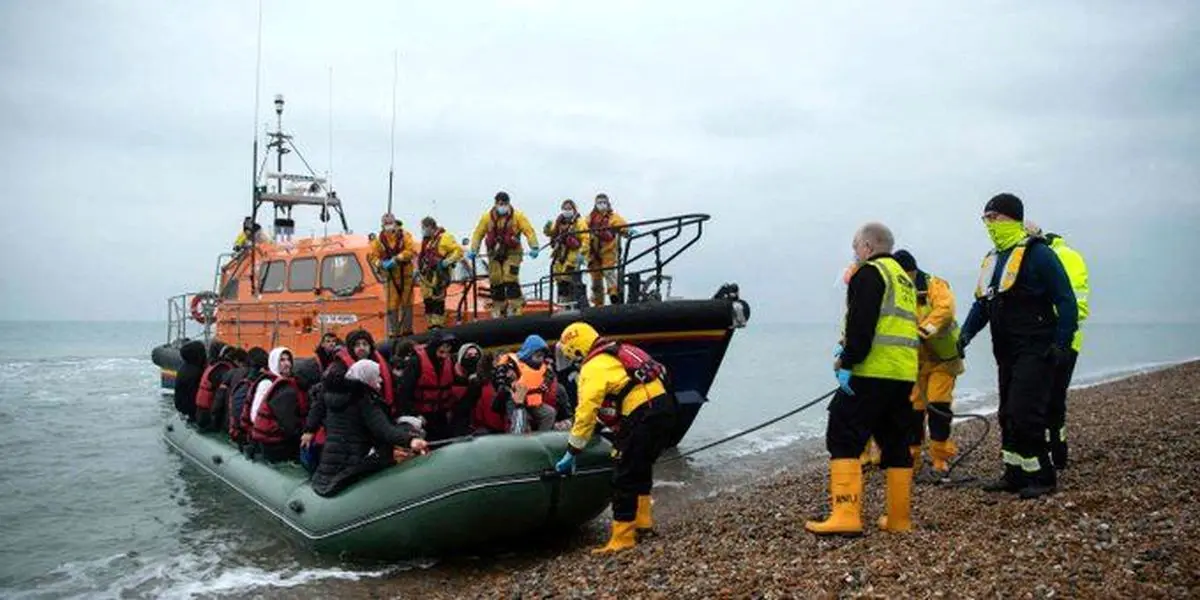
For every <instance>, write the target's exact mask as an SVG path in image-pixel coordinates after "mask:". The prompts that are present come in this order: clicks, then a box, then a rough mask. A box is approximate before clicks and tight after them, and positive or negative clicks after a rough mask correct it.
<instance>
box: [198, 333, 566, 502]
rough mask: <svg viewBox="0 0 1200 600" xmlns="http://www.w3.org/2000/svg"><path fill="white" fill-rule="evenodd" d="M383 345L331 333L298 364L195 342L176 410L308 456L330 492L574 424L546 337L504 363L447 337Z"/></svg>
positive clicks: (258, 452) (321, 490)
mask: <svg viewBox="0 0 1200 600" xmlns="http://www.w3.org/2000/svg"><path fill="white" fill-rule="evenodd" d="M383 346H384V347H383V348H380V347H377V346H376V344H375V341H374V339H373V338H372V337H371V334H370V333H368V332H367V331H365V330H357V331H353V332H351V333H350V334H349V335H347V336H346V339H345V341H344V342H343V341H342V340H341V339H339V338H338V337H337V336H336V335H334V334H331V333H327V334H325V335H324V336H323V337H322V339H321V342H320V344H319V345H318V347H317V348H316V350H315V358H314V359H309V360H297V359H296V357H295V356H294V355H293V353H292V351H291V350H289V349H288V348H284V347H278V348H274V349H272V350H271V351H270V352H269V353H268V352H267V351H265V350H264V349H262V348H257V347H256V348H251V349H250V350H249V351H244V350H242V349H240V348H236V347H233V346H226V345H224V344H221V343H220V342H215V343H213V344H212V346H211V347H210V348H209V349H208V351H207V352H206V351H205V347H204V344H203V343H201V342H198V341H192V342H188V343H186V344H184V345H183V347H182V348H181V349H180V353H181V355H182V357H183V360H184V366H183V367H181V368H180V369H179V371H178V374H177V377H176V383H175V406H176V409H177V410H178V411H179V412H180V413H182V414H183V415H184V417H185V418H187V419H188V420H189V421H194V422H195V424H196V426H197V427H198V428H200V429H202V430H205V431H214V432H215V431H227V432H228V435H229V437H230V439H231V440H232V441H233V442H234V443H236V444H237V445H238V446H239V448H241V449H242V450H243V451H244V452H246V453H247V454H248V455H250V456H251V457H260V458H262V459H264V460H267V461H269V462H280V461H293V460H297V459H299V460H300V461H301V462H302V463H303V464H304V465H305V467H306V468H308V469H309V471H310V472H312V473H313V477H312V486H313V490H314V491H315V492H316V493H318V494H321V495H325V496H329V495H333V494H336V493H337V492H339V491H340V490H342V489H344V488H345V487H346V486H347V485H349V484H350V483H352V482H353V481H355V480H357V479H359V478H361V477H363V476H364V475H367V474H369V473H372V472H375V471H377V470H379V469H382V468H385V467H387V466H388V465H391V464H394V463H395V462H398V461H401V460H404V459H405V458H407V457H409V456H411V455H412V454H424V453H426V452H428V451H429V448H430V443H431V442H438V441H440V440H446V439H450V438H457V437H465V436H472V435H484V434H498V433H527V432H529V431H545V430H551V429H556V428H557V429H564V428H569V426H570V419H571V416H572V414H573V411H574V407H573V406H572V402H571V400H570V394H569V393H568V392H567V387H568V386H566V385H564V384H565V383H567V381H568V380H567V379H565V378H566V377H567V376H568V374H567V373H560V372H558V371H557V370H556V369H555V368H554V365H553V360H552V352H551V348H550V347H549V346H548V345H547V344H546V341H545V340H543V339H542V338H541V337H540V336H537V335H531V336H529V337H528V338H527V339H526V340H525V342H524V344H522V346H521V348H520V349H519V350H518V351H517V352H513V353H507V354H501V355H500V356H494V355H492V354H491V353H489V352H487V351H485V350H484V349H483V348H481V347H480V346H479V345H478V344H474V343H461V344H460V343H459V341H458V340H457V339H456V338H455V337H454V336H453V335H451V334H448V333H445V332H443V331H435V332H434V333H433V334H432V335H431V337H430V338H429V340H428V341H427V342H426V343H424V344H414V343H413V342H412V341H410V340H402V341H398V342H396V343H394V344H390V345H389V344H386V343H385V344H384V345H383ZM389 346H390V347H389ZM560 380H561V381H560Z"/></svg>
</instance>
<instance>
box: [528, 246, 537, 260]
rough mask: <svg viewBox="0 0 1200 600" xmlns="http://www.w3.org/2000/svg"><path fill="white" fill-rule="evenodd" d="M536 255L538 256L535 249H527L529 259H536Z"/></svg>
mask: <svg viewBox="0 0 1200 600" xmlns="http://www.w3.org/2000/svg"><path fill="white" fill-rule="evenodd" d="M537 255H538V249H537V248H530V249H529V258H537Z"/></svg>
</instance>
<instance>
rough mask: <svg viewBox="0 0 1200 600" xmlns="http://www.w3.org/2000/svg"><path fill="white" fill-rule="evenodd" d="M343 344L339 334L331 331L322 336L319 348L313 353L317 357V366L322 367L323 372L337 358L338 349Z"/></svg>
mask: <svg viewBox="0 0 1200 600" xmlns="http://www.w3.org/2000/svg"><path fill="white" fill-rule="evenodd" d="M341 346H342V340H341V338H339V337H338V336H337V334H335V333H332V332H330V333H326V334H325V335H322V336H321V343H320V344H318V345H317V350H316V352H314V353H313V356H315V357H316V359H317V366H318V367H319V368H320V369H321V372H322V373H324V372H325V369H328V368H329V365H330V364H331V363H333V361H334V359H336V358H337V351H338V348H341Z"/></svg>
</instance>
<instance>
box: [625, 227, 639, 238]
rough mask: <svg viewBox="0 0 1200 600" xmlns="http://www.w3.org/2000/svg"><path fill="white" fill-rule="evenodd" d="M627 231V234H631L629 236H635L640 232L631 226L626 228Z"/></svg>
mask: <svg viewBox="0 0 1200 600" xmlns="http://www.w3.org/2000/svg"><path fill="white" fill-rule="evenodd" d="M625 233H626V234H627V235H629V237H633V236H635V235H637V234H638V231H637V230H636V229H634V228H632V227H630V228H629V229H626V230H625Z"/></svg>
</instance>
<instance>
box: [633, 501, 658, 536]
mask: <svg viewBox="0 0 1200 600" xmlns="http://www.w3.org/2000/svg"><path fill="white" fill-rule="evenodd" d="M653 504H654V503H653V501H652V500H650V495H649V494H647V495H645V496H638V501H637V517H635V518H634V520H633V523H634V526H635V527H636V528H637V530H638V532H647V531H650V530H651V529H654V518H653V517H652V516H651V514H650V509H651V507H652V506H653Z"/></svg>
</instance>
